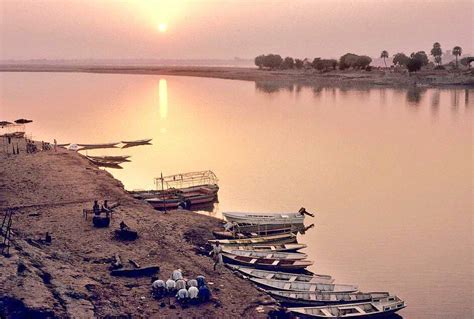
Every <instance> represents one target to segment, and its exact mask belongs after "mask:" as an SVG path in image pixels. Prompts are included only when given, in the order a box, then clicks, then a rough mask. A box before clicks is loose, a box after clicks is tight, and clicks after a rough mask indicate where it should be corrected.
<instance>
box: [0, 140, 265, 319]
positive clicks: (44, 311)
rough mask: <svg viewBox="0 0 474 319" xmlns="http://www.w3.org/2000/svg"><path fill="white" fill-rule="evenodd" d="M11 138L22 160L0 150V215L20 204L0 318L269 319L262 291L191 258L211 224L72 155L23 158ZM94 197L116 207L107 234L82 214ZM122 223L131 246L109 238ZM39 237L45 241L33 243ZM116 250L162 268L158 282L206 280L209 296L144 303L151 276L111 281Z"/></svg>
mask: <svg viewBox="0 0 474 319" xmlns="http://www.w3.org/2000/svg"><path fill="white" fill-rule="evenodd" d="M4 142H5V141H3V139H2V140H1V141H0V143H4ZM17 142H18V145H19V149H20V154H19V155H12V154H6V153H5V148H4V147H3V145H2V147H0V209H2V210H4V209H6V208H11V207H17V208H18V209H17V210H16V211H15V213H14V215H13V224H12V231H13V241H12V247H11V249H10V253H11V257H9V258H6V257H4V256H1V255H0V268H1V272H0V317H2V318H3V317H4V316H5V317H6V318H16V317H21V316H23V315H25V316H26V315H30V316H32V317H35V318H44V317H48V318H49V317H53V318H60V317H61V318H64V317H76V318H77V317H80V318H92V317H99V318H106V317H115V318H117V317H118V318H121V317H124V318H126V317H133V318H158V317H159V318H180V317H183V318H193V317H195V318H224V317H226V318H238V317H240V318H266V316H267V315H266V313H265V312H261V311H262V309H261V308H258V309H257V307H258V306H259V304H261V303H268V302H271V300H270V299H269V298H268V297H267V296H266V295H264V294H263V293H261V292H259V291H258V290H257V289H255V288H254V287H253V286H252V285H251V284H250V283H249V282H248V281H246V280H243V279H240V278H238V277H237V276H235V275H233V274H232V273H231V271H229V270H228V269H222V270H221V274H219V273H217V272H214V271H213V270H212V265H213V263H212V260H211V258H209V257H207V256H201V255H197V254H195V253H194V250H193V248H194V244H195V243H201V242H204V241H205V240H206V239H207V238H208V237H210V236H211V230H212V229H213V228H215V227H218V226H219V225H220V221H219V220H218V219H215V218H212V217H208V216H205V215H200V214H197V213H192V212H189V211H184V210H180V211H171V212H168V213H167V214H164V213H160V212H158V211H155V210H154V209H152V208H151V207H150V206H149V205H147V204H145V203H143V202H141V201H138V200H135V199H133V198H132V197H131V196H130V195H128V193H127V192H126V191H125V190H124V188H123V185H122V184H121V183H120V181H118V180H116V179H114V178H113V177H112V176H111V175H110V174H109V173H108V172H106V171H104V170H101V169H99V168H97V167H96V166H94V165H92V164H91V163H89V161H88V160H87V159H85V158H84V157H83V156H81V155H80V154H78V153H76V152H71V151H67V150H65V149H59V150H58V151H57V152H54V151H43V152H38V153H35V154H27V153H26V152H25V144H24V140H19V139H18V140H16V139H15V140H14V142H13V143H14V144H15V146H16V143H17ZM10 153H11V152H10ZM94 199H98V200H100V201H102V200H104V199H108V200H109V202H119V203H120V206H119V207H118V208H116V210H115V213H114V215H113V218H112V220H111V225H110V227H109V228H94V227H93V226H92V222H91V219H90V217H89V219H88V220H85V219H84V217H83V214H82V209H83V208H91V206H92V203H93V200H94ZM0 216H1V217H3V212H2V214H1V215H0ZM122 220H123V221H124V222H125V223H126V224H128V225H129V226H130V227H131V228H133V229H135V230H137V231H138V233H139V236H140V237H139V239H138V240H136V241H133V242H122V241H119V240H116V239H114V238H113V234H112V233H113V230H114V229H116V228H118V226H119V223H120V222H121V221H122ZM46 232H49V233H50V234H51V235H52V243H51V244H50V245H45V244H42V243H41V241H39V239H41V238H44V237H45V233H46ZM115 253H119V254H120V256H121V257H122V260H123V261H124V264H125V267H131V265H129V264H128V262H127V261H128V260H129V259H133V260H134V261H136V262H138V263H139V264H140V265H142V266H147V265H152V264H153V265H155V264H156V265H158V266H160V272H159V274H158V276H159V277H160V278H166V277H168V276H169V275H170V273H171V272H172V270H174V269H177V268H181V269H182V270H183V274H184V276H185V277H188V278H190V277H195V276H197V275H204V276H205V277H206V278H207V281H208V282H209V283H210V288H211V291H212V293H213V297H214V298H213V299H214V300H213V301H212V302H209V303H206V304H203V305H199V306H190V307H188V308H181V307H180V306H176V308H175V309H173V308H172V307H171V308H170V306H169V304H168V303H167V302H166V305H165V306H164V307H160V303H161V301H157V300H154V299H153V298H152V297H151V294H150V287H151V282H150V278H149V277H143V278H138V279H135V278H122V277H112V276H111V275H110V273H109V270H108V269H109V265H110V260H111V258H112V257H113V255H114V254H115ZM211 283H212V284H211ZM165 301H166V300H165ZM13 311H16V312H13Z"/></svg>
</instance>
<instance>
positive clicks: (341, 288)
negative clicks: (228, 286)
mask: <svg viewBox="0 0 474 319" xmlns="http://www.w3.org/2000/svg"><path fill="white" fill-rule="evenodd" d="M250 280H251V281H252V282H254V283H256V284H258V285H260V286H265V287H267V288H270V289H275V290H292V291H319V292H321V291H331V292H355V291H357V289H358V288H357V286H354V285H341V284H323V283H308V282H289V281H287V280H275V279H264V278H250Z"/></svg>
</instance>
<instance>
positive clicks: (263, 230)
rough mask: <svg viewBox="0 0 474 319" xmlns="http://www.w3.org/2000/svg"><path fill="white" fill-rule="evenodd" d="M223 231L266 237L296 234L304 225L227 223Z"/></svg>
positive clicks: (301, 230)
mask: <svg viewBox="0 0 474 319" xmlns="http://www.w3.org/2000/svg"><path fill="white" fill-rule="evenodd" d="M224 228H225V230H227V231H229V232H231V233H237V234H238V233H240V234H259V235H261V236H268V235H272V234H278V233H289V232H292V233H297V232H303V231H304V230H305V226H304V224H302V223H301V224H291V223H290V224H276V225H272V224H262V223H260V224H237V223H227V224H226V225H224Z"/></svg>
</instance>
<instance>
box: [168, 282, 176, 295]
mask: <svg viewBox="0 0 474 319" xmlns="http://www.w3.org/2000/svg"><path fill="white" fill-rule="evenodd" d="M175 291H176V282H175V281H174V280H173V279H168V280H167V281H166V292H167V293H168V295H173V294H174V292H175Z"/></svg>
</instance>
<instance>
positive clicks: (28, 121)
mask: <svg viewBox="0 0 474 319" xmlns="http://www.w3.org/2000/svg"><path fill="white" fill-rule="evenodd" d="M31 122H33V120H27V119H18V120H15V123H16V124H28V123H31Z"/></svg>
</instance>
